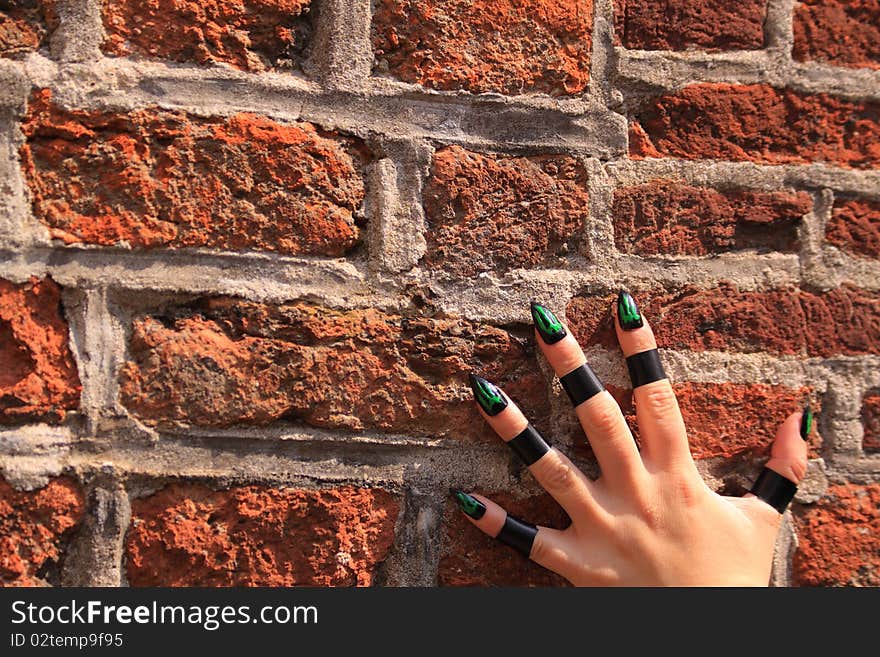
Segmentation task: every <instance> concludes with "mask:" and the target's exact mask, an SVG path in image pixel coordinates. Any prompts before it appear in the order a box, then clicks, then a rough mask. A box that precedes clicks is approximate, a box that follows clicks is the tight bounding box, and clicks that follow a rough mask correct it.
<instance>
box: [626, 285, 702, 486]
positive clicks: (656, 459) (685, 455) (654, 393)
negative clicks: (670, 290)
mask: <svg viewBox="0 0 880 657" xmlns="http://www.w3.org/2000/svg"><path fill="white" fill-rule="evenodd" d="M614 305H615V308H614V316H615V320H616V321H615V322H614V326H615V329H616V330H617V339H618V341H619V342H620V348H621V350H622V351H623V355H624V356H625V357H626V359H627V368H628V369H629V372H630V379H631V380H632V385H633V402H634V404H635V408H636V418H637V420H638V423H639V437H640V439H641V443H642V457H643V458H644V459H645V461H646V462H647V463H649V464H651V465H656V466H658V467H660V468H662V469H666V470H674V469H679V470H680V469H693V470H694V471H696V466H695V465H694V462H693V458H692V457H691V452H690V448H689V447H688V442H687V430H686V429H685V426H684V419H683V418H682V416H681V410H680V409H679V408H678V401H677V400H676V398H675V393H674V392H673V390H672V385H671V384H670V383H669V379H668V378H667V377H666V374H665V372H664V371H663V366H662V364H661V363H660V359H659V355H658V352H657V342H656V340H655V339H654V332H653V331H652V330H651V326H650V324H648V322H647V321H646V320H645V318H644V317H643V316H642V314H641V312H640V311H639V308H638V306H637V305H636V302H635V300H634V299H633V298H632V296H631V295H630V294H629V293H628V292H626V291H624V290H621V292H620V294H618V297H617V303H615V304H614Z"/></svg>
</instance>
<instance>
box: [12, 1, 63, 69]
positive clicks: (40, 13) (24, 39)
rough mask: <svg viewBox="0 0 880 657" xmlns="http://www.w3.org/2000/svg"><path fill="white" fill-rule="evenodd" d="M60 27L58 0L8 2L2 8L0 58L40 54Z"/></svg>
mask: <svg viewBox="0 0 880 657" xmlns="http://www.w3.org/2000/svg"><path fill="white" fill-rule="evenodd" d="M57 26H58V16H57V14H56V12H55V0H7V1H6V2H3V3H2V4H0V57H17V56H19V55H23V54H25V53H28V52H33V51H34V50H38V49H39V48H40V47H41V46H42V45H43V44H44V43H45V41H46V37H47V36H48V35H49V33H50V32H51V31H52V30H54V29H55V28H56V27H57Z"/></svg>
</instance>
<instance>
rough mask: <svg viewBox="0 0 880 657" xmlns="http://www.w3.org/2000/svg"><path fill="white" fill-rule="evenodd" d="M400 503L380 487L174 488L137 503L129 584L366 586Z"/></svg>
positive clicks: (386, 547)
mask: <svg viewBox="0 0 880 657" xmlns="http://www.w3.org/2000/svg"><path fill="white" fill-rule="evenodd" d="M399 509H400V506H399V502H398V500H397V498H396V497H395V496H394V495H392V494H391V493H389V492H387V491H385V490H382V489H377V488H373V489H365V488H354V487H352V486H341V487H338V488H332V489H327V490H301V489H290V488H282V489H272V488H265V487H260V486H244V487H239V488H232V489H229V490H219V491H213V490H210V489H209V488H206V487H204V486H199V485H185V484H180V485H172V486H168V487H167V488H164V489H163V490H161V491H159V492H158V493H156V494H154V495H151V496H150V497H147V498H144V499H140V500H136V501H135V502H134V503H133V504H132V526H131V529H130V530H129V533H128V539H127V545H126V556H127V573H128V581H129V582H130V583H131V585H132V586H297V585H311V586H355V585H357V586H369V585H370V584H371V583H373V578H374V576H375V573H376V568H377V567H378V566H379V565H380V564H381V563H382V561H383V560H384V559H385V557H386V556H387V554H388V550H389V549H390V547H391V544H392V543H393V541H394V527H395V523H396V521H397V516H398V512H399Z"/></svg>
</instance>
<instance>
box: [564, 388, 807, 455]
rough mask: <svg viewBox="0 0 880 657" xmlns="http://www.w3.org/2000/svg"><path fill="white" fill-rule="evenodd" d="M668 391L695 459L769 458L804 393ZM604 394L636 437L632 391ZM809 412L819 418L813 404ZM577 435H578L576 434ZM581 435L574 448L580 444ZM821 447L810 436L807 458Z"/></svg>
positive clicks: (791, 390)
mask: <svg viewBox="0 0 880 657" xmlns="http://www.w3.org/2000/svg"><path fill="white" fill-rule="evenodd" d="M672 387H673V389H674V390H675V396H676V398H677V399H678V405H679V407H680V408H681V414H682V417H684V423H685V426H686V427H687V432H688V442H689V443H690V446H691V454H693V456H694V458H696V459H708V458H716V457H720V458H726V459H728V458H735V457H754V456H761V455H769V454H770V445H771V443H772V442H773V438H774V437H775V436H776V430H777V429H778V428H779V425H780V424H782V422H783V420H785V418H786V417H788V415H789V414H790V413H793V412H794V411H796V410H799V409H800V408H801V407H803V405H804V402H805V401H806V400H807V398H808V396H809V393H810V390H809V389H808V388H789V387H786V386H779V385H766V384H761V383H748V384H743V383H694V382H689V381H686V382H681V383H674V384H673V386H672ZM608 390H609V392H610V393H611V394H612V396H613V397H614V398H615V399H616V400H617V402H618V403H619V404H620V408H621V410H622V411H623V413H624V416H625V417H626V419H627V422H628V423H629V425H630V429H632V432H633V435H634V436H636V437H638V435H639V431H638V424H637V422H636V413H635V407H634V406H633V399H632V390H629V389H621V388H617V387H615V386H608ZM812 405H813V410H814V411H815V412H816V413H819V412H821V406H820V404H819V400H817V399H815V398H814V399H813V401H812ZM578 431H580V429H578ZM583 440H584V436H583V433H582V432H581V433H580V434H579V435H576V436H575V443H574V444H576V445H577V444H579V443H580V442H583ZM820 443H821V440H820V438H819V436H818V435H817V434H816V433H815V432H813V434H812V436H811V438H810V446H811V448H812V453H813V455H816V456H817V455H818V452H817V451H816V450H817V449H818V447H819V445H820Z"/></svg>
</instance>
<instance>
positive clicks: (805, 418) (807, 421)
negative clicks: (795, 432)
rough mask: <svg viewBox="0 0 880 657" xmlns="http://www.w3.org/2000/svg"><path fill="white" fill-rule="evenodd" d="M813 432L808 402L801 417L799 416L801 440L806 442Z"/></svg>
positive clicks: (810, 408) (811, 414) (810, 409)
mask: <svg viewBox="0 0 880 657" xmlns="http://www.w3.org/2000/svg"><path fill="white" fill-rule="evenodd" d="M812 430H813V409H812V407H811V406H810V402H807V405H806V406H804V412H803V415H801V438H803V439H804V440H806V439H807V438H809V437H810V432H811V431H812Z"/></svg>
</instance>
